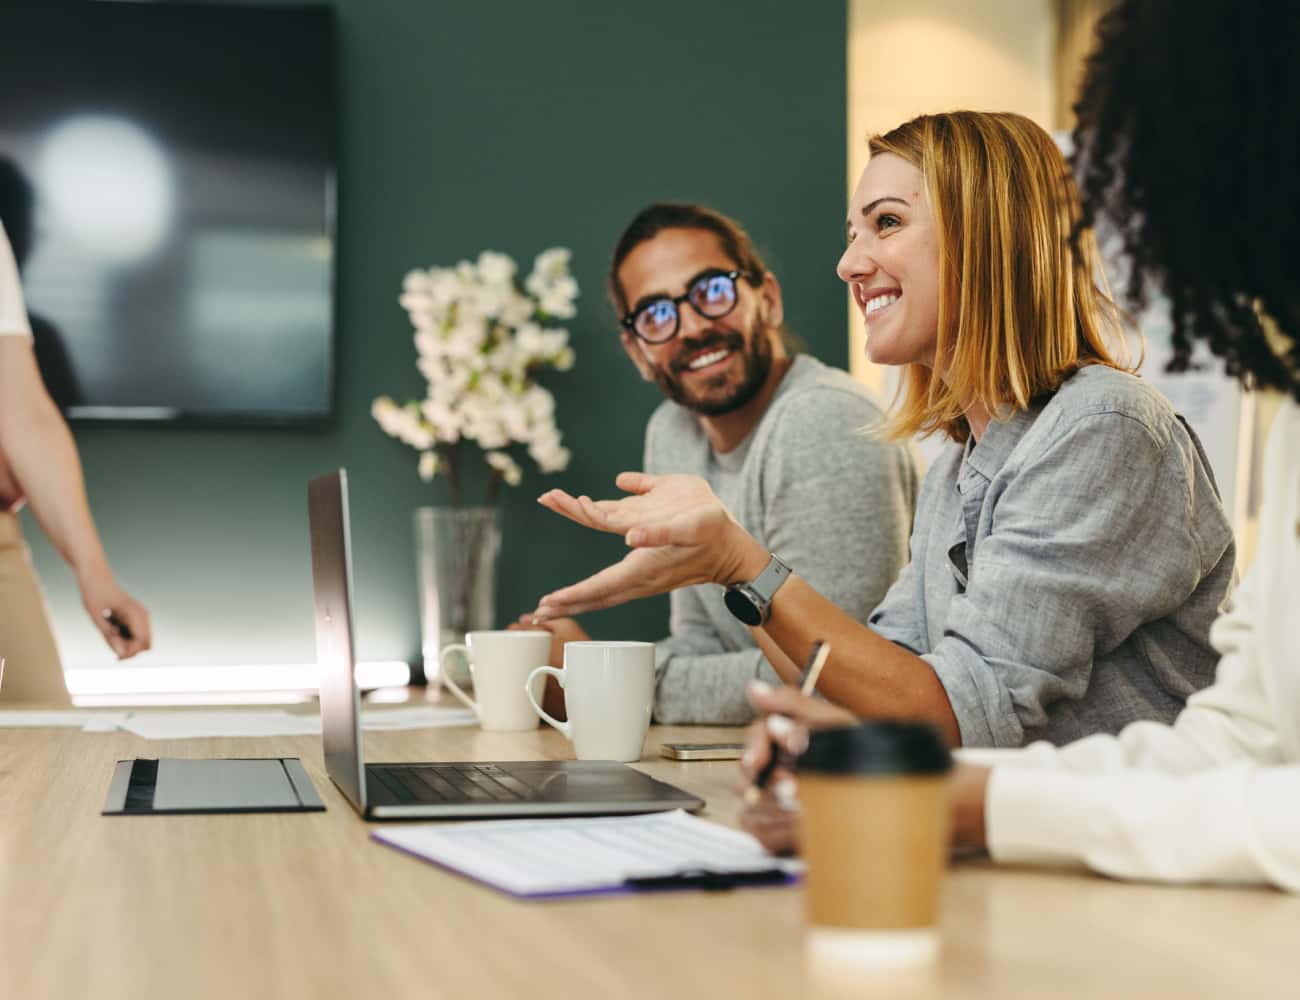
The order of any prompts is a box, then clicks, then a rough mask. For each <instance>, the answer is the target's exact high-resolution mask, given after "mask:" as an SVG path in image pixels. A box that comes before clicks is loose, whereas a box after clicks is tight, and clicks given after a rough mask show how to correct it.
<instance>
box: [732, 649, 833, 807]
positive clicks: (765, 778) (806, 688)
mask: <svg viewBox="0 0 1300 1000" xmlns="http://www.w3.org/2000/svg"><path fill="white" fill-rule="evenodd" d="M830 655H831V644H830V643H829V642H826V641H825V640H823V639H818V640H817V641H816V642H814V643H813V647H812V651H811V652H810V653H809V654H808V666H807V667H806V668H805V669H804V672H803V682H802V683H801V684H800V685H799V693H800V694H803V695H810V694H812V693H813V691H815V690H816V689H817V678H818V677H820V676H821V672H822V667H824V666H825V665H826V658H827V657H829V656H830ZM784 757H785V754H784V753H783V752H782V751H781V748H780V747H779V746H777V743H776V740H772V741H771V742H770V743H769V744H768V755H767V763H766V764H764V765H763V766H762V768H761V769H760V770H759V772H758V774H757V775H755V776H754V783H753V784H752V785H751V786H750V787H749V788H747V789H745V804H746V805H751V806H752V805H755V804H756V803H757V802H758V797H759V792H761V791H762V790H763V789H764V788H766V787H767V783H768V782H769V781H771V780H772V773H773V772H774V771H775V770H776V765H777V764H778V763H780V761H781V759H782V758H784Z"/></svg>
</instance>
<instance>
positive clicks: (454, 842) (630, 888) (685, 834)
mask: <svg viewBox="0 0 1300 1000" xmlns="http://www.w3.org/2000/svg"><path fill="white" fill-rule="evenodd" d="M370 836H371V838H372V839H373V840H377V841H379V842H380V843H383V844H386V845H387V846H389V847H394V848H396V849H397V850H399V851H402V852H403V853H405V854H409V855H412V856H413V857H416V858H419V859H421V860H423V861H428V862H431V863H432V864H434V865H437V866H438V867H440V868H444V869H446V870H447V871H450V872H454V873H455V874H457V875H462V876H464V877H466V878H470V879H474V880H475V881H478V882H481V883H483V884H484V885H487V886H490V887H491V888H493V889H496V890H497V891H499V892H504V893H506V894H507V895H510V896H513V897H515V898H516V899H528V900H546V899H565V898H573V897H578V896H588V897H590V896H608V895H616V894H620V893H637V892H661V891H673V890H683V889H696V890H700V889H702V890H705V891H710V890H712V891H717V890H727V889H739V888H745V887H758V886H788V885H794V884H795V883H796V882H798V881H799V879H800V876H801V875H802V873H803V863H802V862H801V861H798V860H793V859H787V858H774V857H772V856H771V855H769V854H767V852H765V851H764V850H763V848H762V846H761V845H760V844H759V843H758V841H757V840H755V839H754V838H753V837H751V836H749V835H748V834H746V833H741V832H740V831H739V830H731V829H727V828H726V827H723V826H719V825H718V824H716V823H710V822H708V821H707V820H703V819H699V818H698V817H695V816H691V815H690V814H689V813H686V812H684V811H682V810H676V811H673V812H659V813H648V814H645V815H634V816H602V817H595V818H574V819H524V820H487V821H477V822H474V823H441V824H438V825H436V826H435V825H433V824H421V825H418V826H415V825H412V826H405V825H404V826H402V827H389V828H384V829H380V830H376V831H374V832H373V833H372V834H371V835H370Z"/></svg>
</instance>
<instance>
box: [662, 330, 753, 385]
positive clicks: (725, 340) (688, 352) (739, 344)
mask: <svg viewBox="0 0 1300 1000" xmlns="http://www.w3.org/2000/svg"><path fill="white" fill-rule="evenodd" d="M744 346H745V337H744V335H743V334H739V333H736V332H734V331H731V330H711V331H709V332H708V333H706V334H704V335H703V336H700V337H695V338H694V339H692V340H689V341H686V342H684V344H683V346H682V350H681V353H680V354H679V355H678V356H677V357H676V358H675V359H674V360H673V361H672V363H671V364H670V365H669V366H668V367H669V368H670V369H671V371H672V373H673V374H674V375H680V374H681V373H682V372H684V371H686V370H687V368H688V366H689V363H690V358H691V357H692V356H694V355H696V354H699V353H700V352H701V351H710V350H717V349H718V348H719V347H725V348H726V349H727V350H729V351H739V350H741V349H743V348H744Z"/></svg>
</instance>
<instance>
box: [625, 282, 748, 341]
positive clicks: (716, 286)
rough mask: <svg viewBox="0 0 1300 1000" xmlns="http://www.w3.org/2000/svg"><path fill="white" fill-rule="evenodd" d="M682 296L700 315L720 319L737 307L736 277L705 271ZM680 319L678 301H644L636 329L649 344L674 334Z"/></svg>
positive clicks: (638, 315)
mask: <svg viewBox="0 0 1300 1000" xmlns="http://www.w3.org/2000/svg"><path fill="white" fill-rule="evenodd" d="M682 298H684V299H686V300H687V301H689V302H690V304H691V305H692V306H693V307H694V308H695V311H696V312H698V313H699V314H700V315H701V316H704V317H706V318H708V319H720V318H722V317H723V316H725V315H727V313H729V312H731V310H732V309H734V308H735V306H736V279H735V278H733V277H732V276H731V275H729V274H706V275H705V276H704V277H702V278H700V279H699V280H698V281H696V282H695V283H694V284H693V285H691V287H690V288H689V289H687V291H686V294H685V295H684V296H682ZM680 321H681V316H680V309H679V306H678V303H677V302H676V301H674V300H673V299H658V300H656V301H654V302H650V303H647V304H646V305H645V306H644V307H642V309H641V310H640V311H639V312H638V313H637V314H636V320H635V325H636V332H637V333H639V334H640V335H641V336H642V337H643V338H644V339H646V340H648V341H651V342H652V343H653V342H655V341H664V340H669V339H671V338H672V337H673V336H674V335H675V334H676V333H677V327H678V324H679V323H680Z"/></svg>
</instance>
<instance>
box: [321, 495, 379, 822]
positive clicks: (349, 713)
mask: <svg viewBox="0 0 1300 1000" xmlns="http://www.w3.org/2000/svg"><path fill="white" fill-rule="evenodd" d="M307 515H308V520H309V521H310V523H311V570H312V583H313V588H314V591H315V595H316V664H317V667H318V668H319V670H320V717H321V728H322V735H323V738H324V746H325V769H326V770H327V771H329V776H330V778H332V779H333V781H334V783H335V784H336V785H338V787H339V789H340V790H341V791H342V792H343V794H344V795H346V796H347V797H348V799H349V800H351V802H352V804H353V805H354V806H355V807H356V808H357V809H358V810H361V811H364V810H365V808H366V799H365V788H366V783H365V774H364V764H363V762H362V754H361V726H360V725H359V718H360V713H361V698H360V694H359V692H358V691H357V684H356V679H355V676H354V674H353V664H354V662H355V652H354V649H353V644H352V599H351V595H352V545H351V535H350V533H349V531H348V477H347V472H346V471H345V470H343V469H339V470H338V472H332V473H330V474H329V475H325V476H317V477H316V478H315V479H313V480H311V482H309V483H308V484H307Z"/></svg>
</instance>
